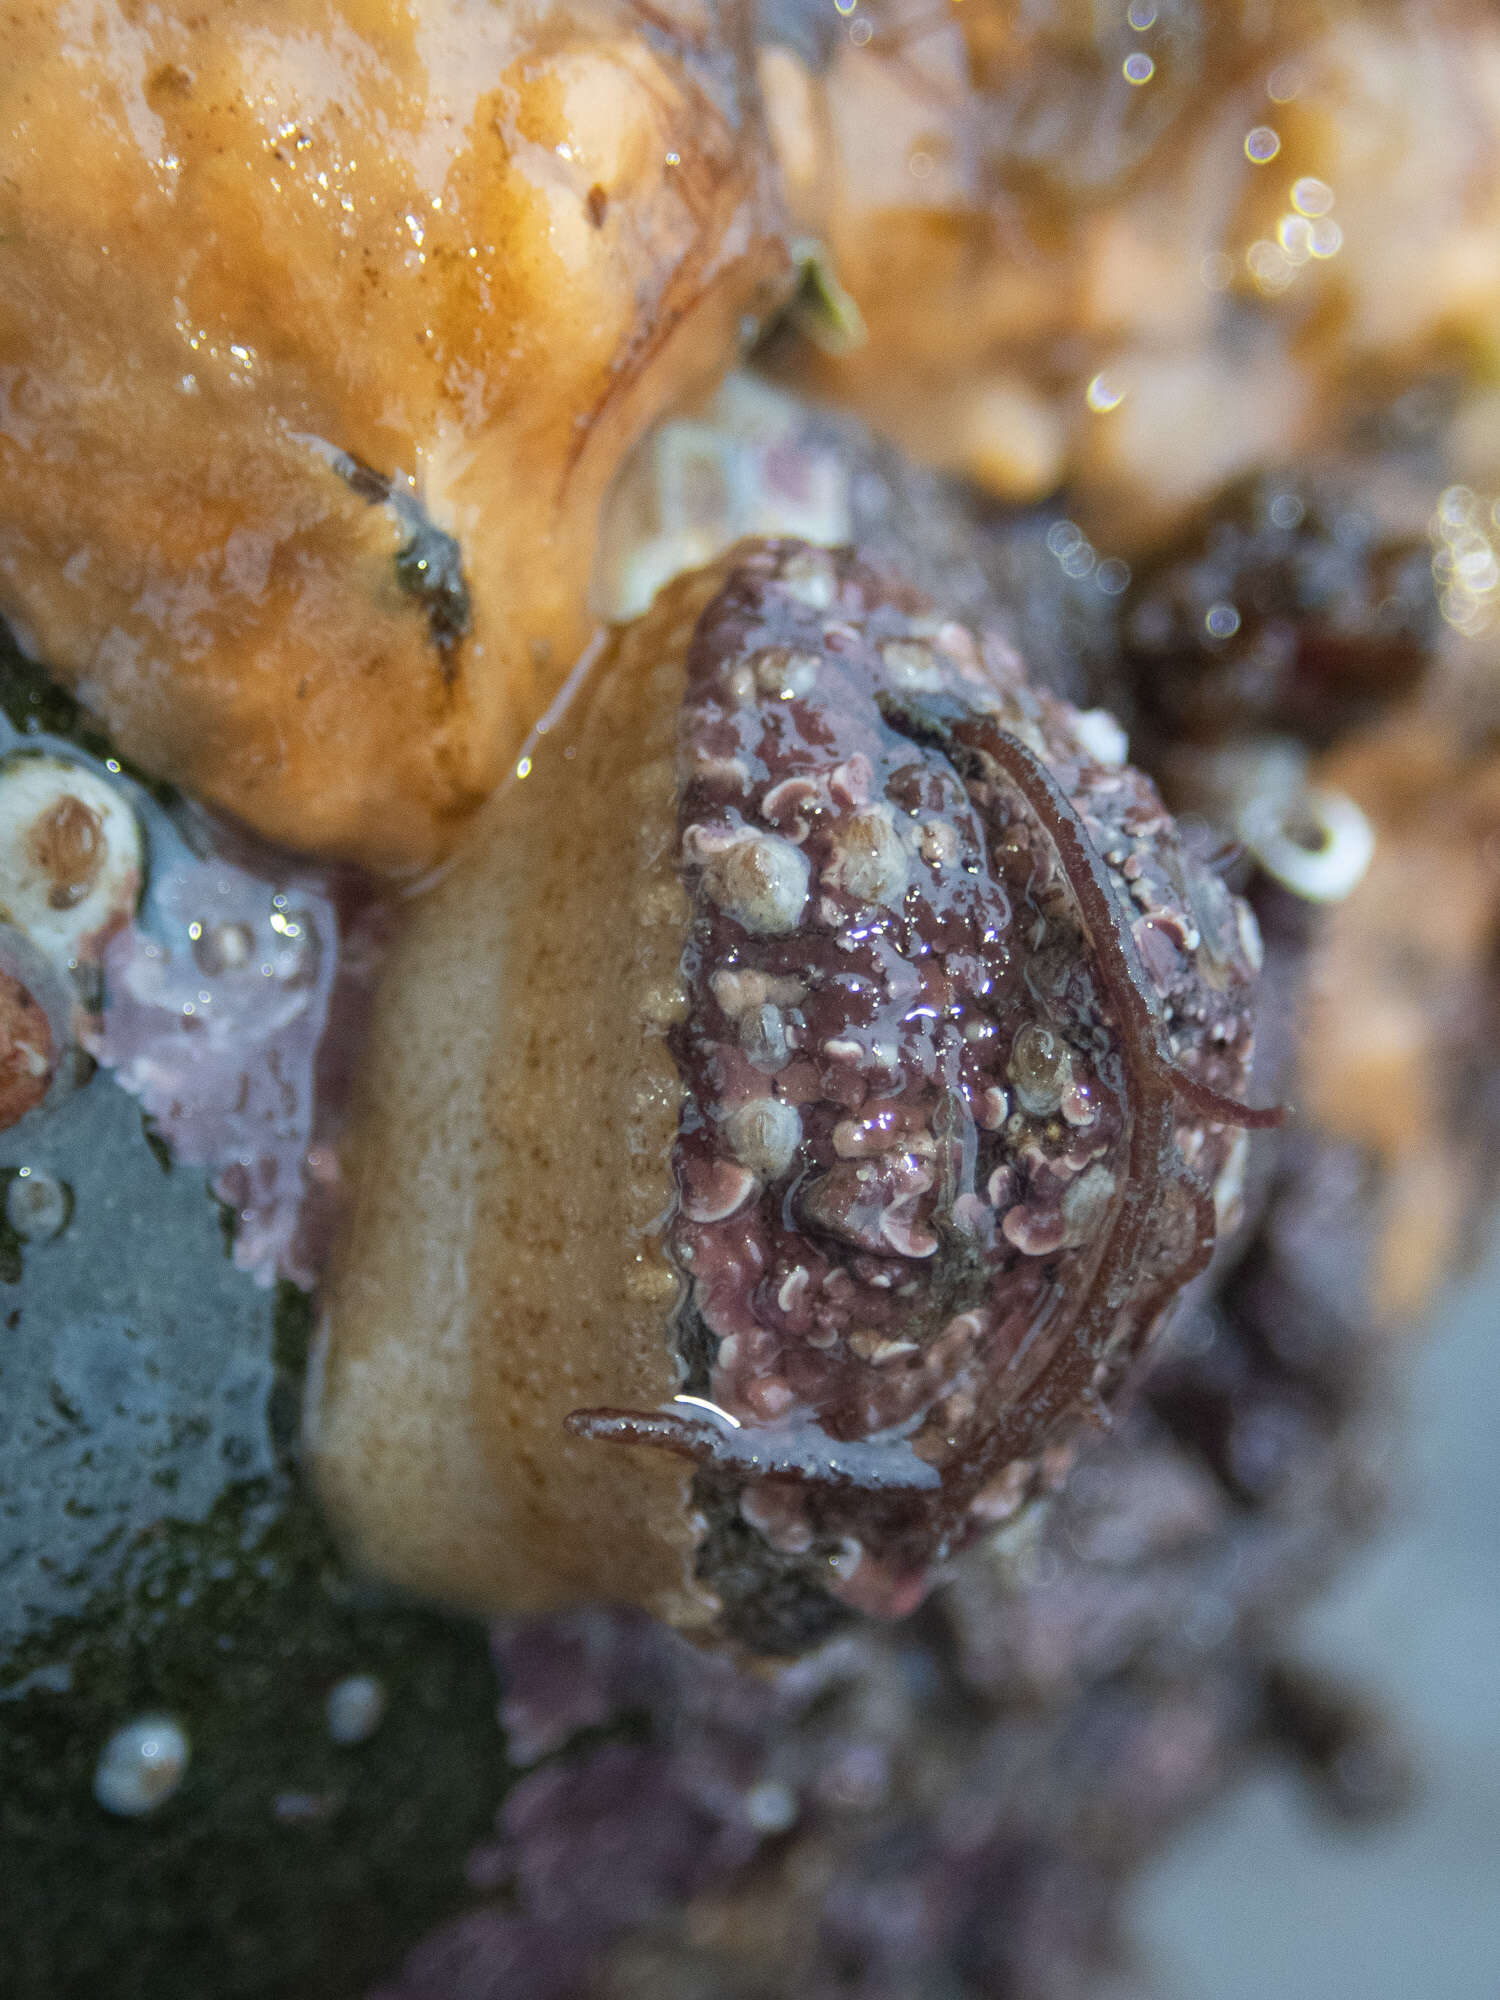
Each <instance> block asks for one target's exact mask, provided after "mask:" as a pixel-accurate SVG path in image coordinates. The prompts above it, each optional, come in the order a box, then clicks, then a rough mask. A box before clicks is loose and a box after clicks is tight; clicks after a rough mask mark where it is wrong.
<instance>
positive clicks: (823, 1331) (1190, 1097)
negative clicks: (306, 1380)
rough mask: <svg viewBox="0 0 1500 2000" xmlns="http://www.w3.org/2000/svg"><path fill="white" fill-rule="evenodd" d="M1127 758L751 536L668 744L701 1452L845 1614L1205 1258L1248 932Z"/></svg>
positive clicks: (920, 607)
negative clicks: (675, 819)
mask: <svg viewBox="0 0 1500 2000" xmlns="http://www.w3.org/2000/svg"><path fill="white" fill-rule="evenodd" d="M1118 734H1119V733H1118V731H1117V730H1115V729H1114V727H1113V725H1112V724H1110V723H1109V722H1108V719H1107V718H1104V717H1099V716H1087V717H1085V716H1080V715H1079V713H1078V712H1077V711H1076V710H1074V709H1072V708H1071V707H1069V706H1068V705H1067V704H1065V703H1063V702H1060V701H1058V700H1057V699H1055V698H1054V697H1052V696H1050V695H1048V694H1046V693H1044V692H1041V691H1039V690H1038V689H1036V688H1034V687H1033V686H1032V685H1031V684H1030V682H1029V681H1028V679H1027V677H1026V674H1025V671H1024V669H1023V667H1022V664H1021V662H1020V660H1019V659H1018V658H1017V657H1016V655H1015V654H1014V653H1013V652H1012V651H1011V650H1010V649H1009V648H1008V647H1006V646H1004V645H1003V644H1002V643H1001V642H999V641H998V640H995V639H993V638H985V639H976V637H975V636H974V635H973V634H972V633H971V632H970V631H968V630H967V629H966V628H965V627H963V626H961V625H959V624H957V623H955V622H952V621H948V620H945V619H944V618H942V617H941V616H940V615H938V614H936V613H934V612H933V611H931V609H930V608H928V607H927V606H926V605H925V604H924V603H923V602H922V601H920V600H918V599H915V598H914V597H912V596H911V595H910V594H907V593H905V592H902V591H900V590H898V589H896V588H894V587H893V586H891V585H890V584H889V583H888V582H887V581H885V580H884V579H883V578H881V577H880V576H878V575H877V574H876V573H874V572H873V571H871V570H870V569H868V568H867V567H865V566H864V565H862V564H861V563H860V562H858V561H857V560H856V559H855V558H854V557H852V556H850V555H846V554H845V555H833V554H830V553H829V552H827V551H824V550H819V549H812V548H808V547H805V546H801V545H797V544H761V545H748V546H747V548H746V550H745V552H744V553H743V554H742V556H741V558H740V559H739V560H738V561H737V563H736V564H735V565H734V567H733V569H732V571H731V574H730V578H729V581H728V584H727V586H726V588H725V589H724V590H723V592H722V593H721V594H720V595H719V597H718V598H717V599H716V600H715V601H714V603H713V604H712V605H711V606H710V607H709V609H708V611H707V612H706V613H705V615H704V616H703V618H702V619H701V621H700V623H699V626H698V629H697V631H696V633H695V635H694V638H693V641H692V646H691V652H690V657H689V673H688V689H687V697H686V702H685V707H684V712H683V719H682V733H681V757H682V789H681V803H680V825H681V838H682V857H683V866H684V873H685V878H686V881H687V884H688V887H689V890H690V894H691V896H692V906H693V913H692V919H691V926H690V931H689V939H688V945H687V949H686V953H685V959H684V971H685V976H686V981H687V986H688V991H689V1011H688V1018H687V1022H686V1025H685V1026H684V1027H682V1028H681V1029H679V1030H678V1031H676V1039H675V1054H676V1056H677V1059H678V1062H679V1066H680V1069H681V1072H682V1075H683V1078H684V1082H685V1085H686V1092H687V1106H686V1110H685V1113H684V1116H683V1120H682V1125H681V1131H680V1137H679V1143H678V1147H677V1154H676V1162H675V1164H676V1172H677V1179H678V1186H679V1194H680V1205H679V1212H678V1215H677V1217H676V1220H675V1223H674V1226H673V1230H672V1237H671V1247H672V1251H673V1254H674V1256H675V1258H676V1259H677V1261H678V1263H679V1264H680V1266H681V1268H682V1270H683V1271H684V1272H685V1273H686V1274H687V1275H688V1276H689V1278H690V1280H691V1286H690V1298H689V1302H688V1306H687V1309H686V1311H685V1313H684V1315H683V1318H682V1322H681V1325H680V1327H679V1339H680V1344H681V1349H682V1353H683V1357H684V1362H685V1364H686V1371H687V1375H688V1381H687V1383H686V1385H685V1387H686V1389H687V1390H688V1391H690V1392H691V1393H692V1394H693V1396H694V1397H696V1398H701V1400H702V1402H703V1403H704V1404H707V1405H709V1406H710V1407H707V1408H700V1407H698V1406H697V1405H696V1404H695V1403H689V1404H684V1403H682V1402H680V1401H679V1403H678V1404H677V1405H676V1406H675V1408H674V1409H673V1410H672V1411H671V1412H669V1413H665V1414H663V1415H660V1416H656V1417H650V1418H647V1417H632V1416H630V1415H628V1414H626V1413H618V1412H617V1413H584V1414H582V1415H581V1416H580V1417H579V1418H578V1419H577V1420H576V1427H577V1428H579V1429H582V1430H585V1431H586V1432H588V1433H590V1434H593V1435H596V1436H601V1437H616V1438H623V1439H628V1440H634V1441H636V1442H651V1443H656V1444H659V1445H663V1446H665V1447H667V1448H669V1449H674V1450H678V1451H682V1452H685V1453H687V1454H688V1455H690V1456H694V1457H696V1458H698V1459H699V1460H700V1461H701V1462H703V1463H704V1464H705V1465H706V1466H708V1467H710V1468H712V1469H713V1472H714V1475H715V1477H716V1478H721V1479H722V1478H723V1477H727V1478H728V1479H729V1480H730V1481H731V1482H732V1484H733V1485H734V1486H735V1487H736V1488H737V1491H738V1508H739V1514H740V1517H741V1519H742V1520H743V1521H744V1522H746V1523H748V1524H749V1526H750V1527H751V1528H753V1529H754V1530H756V1531H757V1532H758V1533H759V1535H760V1536H761V1537H763V1539H764V1541H765V1543H766V1544H767V1545H768V1546H769V1547H770V1548H772V1549H774V1550H776V1551H777V1552H778V1554H779V1555H780V1556H783V1557H790V1558H794V1559H805V1561H806V1563H807V1565H808V1570H809V1573H810V1574H815V1575H816V1576H817V1578H818V1580H819V1582H820V1583H821V1585H822V1587H823V1588H825V1589H828V1590H831V1591H832V1592H833V1593H834V1595H835V1596H837V1597H839V1598H841V1599H842V1600H843V1601H844V1602H846V1603H848V1604H850V1605H852V1606H854V1607H855V1608H857V1609H861V1610H869V1611H874V1612H877V1613H880V1614H883V1615H886V1616H900V1615H903V1614H904V1613H906V1612H908V1611H910V1610H911V1609H912V1608H913V1607H914V1605H915V1604H916V1603H917V1602H919V1601H920V1599H921V1597H922V1595H923V1594H924V1592H925V1590H926V1589H927V1587H928V1585H929V1582H930V1579H931V1574H932V1568H933V1565H934V1563H935V1562H936V1561H938V1560H940V1559H941V1558H942V1557H943V1556H944V1555H946V1554H947V1553H948V1552H949V1551H950V1550H951V1549H953V1548H955V1547H957V1546H959V1545H961V1544H962V1543H963V1542H964V1541H966V1540H968V1539H970V1538H971V1537H972V1536H973V1535H974V1534H975V1533H977V1532H979V1531H980V1530H981V1529H982V1528H983V1527H984V1526H985V1525H986V1524H989V1523H992V1522H994V1521H997V1520H1000V1519H1003V1518H1005V1517H1006V1516H1007V1515H1008V1514H1010V1513H1012V1512H1013V1511H1014V1510H1015V1509H1016V1508H1017V1507H1018V1506H1019V1505H1020V1504H1021V1502H1022V1501H1023V1500H1024V1499H1025V1498H1026V1497H1027V1496H1028V1494H1029V1493H1030V1492H1032V1491H1034V1490H1036V1488H1037V1487H1038V1486H1039V1485H1041V1484H1044V1483H1046V1482H1047V1481H1048V1480H1049V1479H1051V1478H1055V1477H1056V1475H1057V1473H1058V1472H1059V1471H1060V1470H1061V1467H1062V1464H1063V1463H1064V1454H1065V1450H1066V1445H1067V1441H1068V1439H1069V1437H1070V1435H1071V1434H1072V1433H1073V1432H1076V1430H1077V1428H1078V1424H1079V1422H1080V1420H1081V1419H1087V1418H1089V1417H1094V1418H1096V1419H1097V1420H1101V1421H1102V1420H1103V1408H1104V1399H1105V1398H1106V1397H1107V1396H1108V1395H1109V1394H1110V1392H1111V1391H1112V1390H1113V1389H1114V1388H1115V1387H1116V1386H1117V1384H1118V1383H1119V1381H1120V1380H1121V1378H1122V1376H1123V1375H1124V1373H1125V1371H1126V1369H1127V1367H1128V1365H1129V1363H1130V1362H1131V1361H1132V1360H1133V1359H1134V1358H1135V1356H1136V1355H1137V1354H1138V1353H1139V1351H1140V1349H1141V1347H1142V1345H1143V1344H1144V1343H1145V1341H1146V1339H1147V1338H1148V1337H1149V1334H1150V1331H1151V1329H1152V1327H1153V1326H1154V1325H1155V1324H1156V1323H1158V1322H1159V1320H1160V1318H1161V1314H1162V1311H1163V1308H1164V1307H1165V1306H1166V1305H1167V1304H1168V1303H1169V1301H1170V1299H1171V1298H1172V1297H1173V1295H1174V1294H1175V1292H1176V1291H1177V1289H1178V1288H1179V1286H1180V1285H1181V1283H1182V1282H1183V1281H1184V1280H1185V1279H1186V1278H1187V1277H1188V1276H1190V1275H1191V1274H1192V1273H1193V1272H1194V1271H1195V1270H1197V1269H1199V1268H1201V1266H1202V1263H1203V1262H1204V1260H1205V1258H1206V1256H1207V1255H1208V1253H1209V1251H1210V1249H1211V1247H1212V1241H1213V1236H1214V1227H1215V1221H1214V1205H1213V1196H1214V1194H1215V1192H1218V1193H1219V1195H1220V1196H1221V1199H1228V1198H1229V1196H1230V1195H1231V1192H1232V1190H1231V1188H1230V1180H1231V1178H1232V1174H1233V1172H1234V1171H1236V1170H1237V1154H1238V1146H1237V1135H1236V1134H1235V1133H1234V1132H1232V1131H1231V1130H1230V1129H1229V1127H1230V1126H1231V1125H1234V1124H1245V1123H1250V1122H1257V1121H1256V1120H1255V1119H1254V1118H1253V1116H1245V1115H1241V1114H1240V1111H1239V1108H1238V1107H1237V1106H1236V1105H1234V1104H1232V1103H1229V1102H1228V1101H1227V1100H1228V1099H1230V1098H1233V1097H1236V1096H1238V1094H1240V1093H1241V1092H1243V1090H1244V1088H1245V1084H1246V1080H1247V1076H1248V1072H1249V1063H1250V1053H1251V1040H1252V1021H1251V1002H1252V996H1253V988H1254V984H1255V971H1256V962H1257V958H1258V939H1257V936H1256V933H1255V929H1254V924H1253V920H1252V919H1250V917H1249V915H1248V912H1246V911H1245V910H1244V909H1243V908H1242V906H1241V905H1240V904H1239V903H1238V901H1237V899H1235V898H1234V897H1232V896H1231V895H1230V894H1229V893H1228V891H1227V890H1226V889H1225V887H1224V886H1223V884H1222V882H1221V881H1220V880H1219V879H1218V877H1217V876H1216V875H1215V874H1214V873H1213V872H1212V870H1211V869H1210V868H1209V867H1207V866H1206V865H1205V864H1204V863H1203V862H1202V861H1201V860H1199V859H1197V858H1195V857H1194V855H1193V854H1192V853H1190V851H1189V849H1188V847H1187V846H1186V845H1185V843H1184V841H1183V839H1182V838H1181V837H1180V835H1179V834H1178V832H1177V830H1176V829H1175V827H1174V825H1173V823H1172V821H1171V820H1170V818H1169V816H1168V814H1167V813H1166V811H1165V809H1164V807H1163V806H1162V804H1161V801H1160V799H1159V798H1158V796H1157V794H1156V792H1155V790H1154V788H1153V787H1152V785H1151V783H1150V781H1149V780H1148V779H1147V778H1145V777H1144V776H1143V775H1142V774H1141V773H1139V772H1138V771H1135V770H1133V769H1131V768H1130V767H1128V766H1126V765H1125V764H1124V763H1123V762H1122V761H1120V757H1119V754H1118V747H1117V744H1118Z"/></svg>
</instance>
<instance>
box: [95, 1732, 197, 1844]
mask: <svg viewBox="0 0 1500 2000" xmlns="http://www.w3.org/2000/svg"><path fill="white" fill-rule="evenodd" d="M188 1756H189V1749H188V1739H187V1732H186V1731H185V1730H184V1729H183V1727H182V1725H181V1723H180V1722H176V1721H174V1720H173V1718H172V1717H171V1716H170V1715H139V1716H136V1717H135V1718H134V1719H133V1720H132V1721H130V1722H125V1723H122V1724H121V1725H120V1727H119V1728H118V1729H117V1730H116V1731H115V1733H114V1735H113V1736H111V1737H110V1739H109V1741H108V1742H107V1743H106V1744H105V1746H104V1748H103V1749H102V1750H101V1751H100V1753H99V1761H98V1763H97V1764H96V1765H95V1766H94V1797H95V1799H96V1800H97V1801H98V1803H99V1804H100V1805H101V1806H103V1808H104V1810H105V1811H106V1812H110V1813H115V1814H117V1815H118V1816H119V1817H120V1818H121V1819H139V1818H141V1816H142V1815H143V1814H145V1813H149V1812H155V1811H156V1809H157V1807H158V1806H162V1805H165V1804H166V1802H167V1800H168V1799H169V1798H171V1796H172V1794H173V1793H174V1792H175V1791H176V1790H177V1788H178V1786H179V1785H180V1784H181V1783H182V1781H183V1778H184V1777H185V1776H186V1775H187V1767H188Z"/></svg>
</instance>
